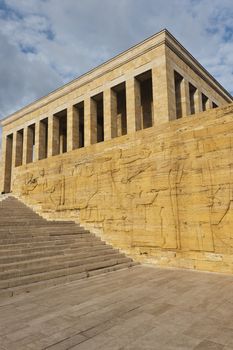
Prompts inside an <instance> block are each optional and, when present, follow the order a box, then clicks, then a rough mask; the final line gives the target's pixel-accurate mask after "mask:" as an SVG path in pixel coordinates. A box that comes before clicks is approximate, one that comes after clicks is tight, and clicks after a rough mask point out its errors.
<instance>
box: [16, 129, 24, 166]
mask: <svg viewBox="0 0 233 350" xmlns="http://www.w3.org/2000/svg"><path fill="white" fill-rule="evenodd" d="M23 138H24V134H23V130H20V131H17V132H16V152H15V166H20V165H22V164H23Z"/></svg>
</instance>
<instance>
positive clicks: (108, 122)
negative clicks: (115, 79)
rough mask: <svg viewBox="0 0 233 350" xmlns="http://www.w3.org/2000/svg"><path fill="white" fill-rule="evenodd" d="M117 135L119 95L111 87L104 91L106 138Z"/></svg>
mask: <svg viewBox="0 0 233 350" xmlns="http://www.w3.org/2000/svg"><path fill="white" fill-rule="evenodd" d="M116 136H117V97H116V93H115V92H114V91H113V90H112V89H111V88H109V89H107V90H105V91H104V140H105V141H106V140H110V139H111V138H113V137H116Z"/></svg>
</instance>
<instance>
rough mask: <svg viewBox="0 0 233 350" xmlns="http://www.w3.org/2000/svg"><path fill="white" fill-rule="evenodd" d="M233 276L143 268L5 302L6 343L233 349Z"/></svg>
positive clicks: (58, 349)
mask: <svg viewBox="0 0 233 350" xmlns="http://www.w3.org/2000/svg"><path fill="white" fill-rule="evenodd" d="M232 292H233V276H226V275H219V274H211V273H203V272H193V271H184V270H181V269H175V270H173V269H160V268H155V267H145V266H137V267H133V268H131V269H130V270H129V269H127V270H121V271H116V272H114V273H110V274H107V275H101V276H98V277H95V278H90V279H86V280H82V281H76V282H73V283H70V284H68V285H64V286H57V287H53V288H48V289H44V290H40V291H38V292H37V293H33V294H31V295H30V294H29V295H24V296H20V297H15V298H12V299H10V300H9V299H8V300H6V301H5V302H1V301H0V309H1V317H0V349H1V347H2V348H3V349H4V350H16V349H17V350H29V349H31V350H32V349H36V350H39V349H51V350H52V349H53V350H64V349H69V348H71V349H77V350H84V349H85V350H91V349H93V350H96V349H104V350H110V349H111V350H112V349H114V350H122V349H125V350H135V349H137V350H144V349H145V350H146V349H151V350H178V349H179V350H181V349H182V350H207V349H218V350H220V349H223V350H230V349H232V348H233V338H232V332H233V306H232V302H231V295H232Z"/></svg>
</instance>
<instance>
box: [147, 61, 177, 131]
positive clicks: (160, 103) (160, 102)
mask: <svg viewBox="0 0 233 350" xmlns="http://www.w3.org/2000/svg"><path fill="white" fill-rule="evenodd" d="M168 78H169V79H168ZM174 91H175V87H174V79H170V76H169V75H168V77H167V74H166V65H165V62H163V64H162V63H161V64H160V65H157V66H154V67H153V68H152V94H153V120H152V125H156V124H160V123H164V122H167V121H169V119H172V118H170V115H173V114H175V112H174V111H173V110H172V109H171V108H170V109H169V104H168V102H170V103H171V102H172V101H173V99H174V102H173V103H171V105H172V106H173V104H175V98H174V96H173V94H175V93H174ZM169 95H170V98H171V99H172V101H168V96H169Z"/></svg>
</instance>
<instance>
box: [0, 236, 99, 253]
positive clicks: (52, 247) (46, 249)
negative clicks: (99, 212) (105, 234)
mask: <svg viewBox="0 0 233 350" xmlns="http://www.w3.org/2000/svg"><path fill="white" fill-rule="evenodd" d="M80 242H81V243H83V242H93V239H92V238H86V237H84V238H82V239H80V240H78V239H77V240H75V242H74V243H73V244H71V243H64V244H53V245H50V246H42V247H31V246H30V247H26V248H18V249H2V246H1V245H0V257H8V256H11V257H13V256H18V255H25V254H30V253H43V252H53V251H56V250H58V249H59V250H61V249H62V250H66V249H74V248H79V247H80V246H79V243H80Z"/></svg>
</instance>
